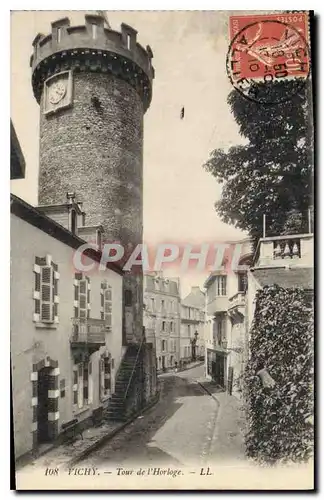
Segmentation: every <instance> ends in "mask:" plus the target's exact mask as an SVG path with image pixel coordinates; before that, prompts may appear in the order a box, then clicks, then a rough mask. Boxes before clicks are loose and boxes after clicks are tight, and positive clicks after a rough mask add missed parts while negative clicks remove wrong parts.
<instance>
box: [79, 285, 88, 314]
mask: <svg viewBox="0 0 324 500" xmlns="http://www.w3.org/2000/svg"><path fill="white" fill-rule="evenodd" d="M87 304H88V294H87V280H85V279H83V280H80V283H79V317H80V318H86V317H87V309H88V308H87Z"/></svg>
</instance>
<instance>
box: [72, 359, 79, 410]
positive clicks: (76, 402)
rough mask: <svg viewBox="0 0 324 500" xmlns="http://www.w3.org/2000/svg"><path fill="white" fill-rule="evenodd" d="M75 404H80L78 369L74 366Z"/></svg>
mask: <svg viewBox="0 0 324 500" xmlns="http://www.w3.org/2000/svg"><path fill="white" fill-rule="evenodd" d="M73 404H74V405H77V404H78V370H77V368H74V370H73Z"/></svg>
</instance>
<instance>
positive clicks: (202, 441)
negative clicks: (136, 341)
mask: <svg viewBox="0 0 324 500" xmlns="http://www.w3.org/2000/svg"><path fill="white" fill-rule="evenodd" d="M203 369H204V368H203V366H199V367H195V368H193V369H191V370H187V371H184V372H182V373H179V374H167V375H164V376H162V377H160V383H161V397H160V401H159V402H158V403H157V404H156V405H155V406H154V407H153V408H152V409H151V410H149V411H148V412H146V413H145V414H144V415H143V416H141V417H139V418H137V420H136V421H135V422H133V423H132V424H131V425H129V426H128V427H127V428H126V429H125V430H124V431H122V432H121V433H119V434H118V435H116V436H115V437H114V438H113V439H112V440H111V441H110V442H108V443H107V444H106V445H104V446H103V447H102V448H100V449H98V450H97V451H95V452H94V453H93V454H91V455H90V456H88V457H87V458H86V459H85V460H84V461H83V462H82V463H79V464H78V465H79V466H82V465H83V466H97V467H102V466H106V465H109V464H110V465H112V464H114V465H117V464H118V466H136V465H141V464H145V465H146V464H148V465H149V464H150V463H154V465H168V466H172V465H174V466H176V465H178V466H179V465H183V466H185V465H191V464H195V465H197V462H198V463H201V464H204V462H205V460H207V459H208V455H209V451H210V445H211V442H212V437H213V433H214V430H215V423H216V418H217V411H218V404H217V402H216V401H215V400H214V399H213V398H212V397H211V396H210V395H208V394H206V392H205V391H204V390H203V389H202V388H201V387H200V386H199V385H198V384H197V382H196V379H198V378H199V377H201V376H202V375H203Z"/></svg>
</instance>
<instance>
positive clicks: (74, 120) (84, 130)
mask: <svg viewBox="0 0 324 500" xmlns="http://www.w3.org/2000/svg"><path fill="white" fill-rule="evenodd" d="M136 35H137V32H136V31H135V30H134V29H133V28H131V27H130V26H127V25H126V24H122V25H121V32H117V31H114V30H112V29H110V28H106V27H105V26H104V18H103V17H102V16H101V15H86V16H85V25H82V26H70V20H69V19H68V18H64V19H60V20H58V21H55V22H53V23H52V31H51V33H50V34H48V35H46V36H44V35H42V34H38V35H37V36H36V38H35V39H34V42H33V47H34V53H33V55H32V57H31V61H30V64H31V68H32V86H33V92H34V96H35V98H36V100H37V102H38V103H39V105H40V165H39V200H38V202H39V205H44V206H49V205H53V204H58V203H65V201H66V195H67V193H68V192H73V193H74V194H75V197H76V198H77V199H80V200H82V202H83V209H84V212H85V213H86V214H87V225H90V226H95V225H98V224H101V225H102V227H103V235H102V236H103V241H105V240H106V241H119V242H121V243H122V245H123V246H124V247H125V248H126V249H128V250H130V249H131V248H134V247H135V246H136V245H137V244H139V243H141V242H142V231H143V117H144V113H145V112H146V110H147V109H148V107H149V105H150V102H151V97H152V80H153V78H154V69H153V67H152V62H151V61H152V57H153V54H152V51H151V49H150V47H149V46H147V48H146V49H144V48H143V47H142V46H141V45H140V44H139V43H137V40H136ZM142 283H143V279H142V273H141V272H137V273H136V275H134V274H133V273H132V274H129V275H128V276H126V278H125V279H124V325H123V343H124V344H127V343H133V342H138V341H140V339H141V338H142V327H143V286H142Z"/></svg>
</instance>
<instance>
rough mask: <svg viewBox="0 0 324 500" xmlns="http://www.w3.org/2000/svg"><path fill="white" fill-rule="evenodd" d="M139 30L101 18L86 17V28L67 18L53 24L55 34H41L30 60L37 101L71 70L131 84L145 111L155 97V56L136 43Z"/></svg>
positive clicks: (34, 45)
mask: <svg viewBox="0 0 324 500" xmlns="http://www.w3.org/2000/svg"><path fill="white" fill-rule="evenodd" d="M136 37H137V31H136V30H134V29H133V28H132V27H131V26H128V25H126V24H122V25H121V32H118V31H114V30H111V29H108V28H106V27H105V26H104V18H103V17H102V16H100V15H86V16H85V25H82V26H70V20H69V19H68V18H67V17H66V18H64V19H59V20H57V21H55V22H53V23H52V32H51V33H50V34H48V35H46V36H45V35H43V34H38V35H37V36H36V37H35V39H34V41H33V47H34V52H33V54H32V56H31V59H30V66H31V68H32V85H33V91H34V95H35V98H36V100H37V101H38V102H40V99H41V95H42V91H43V86H44V82H45V81H46V80H47V78H49V77H50V76H52V75H54V74H56V73H59V72H61V71H65V70H68V69H72V70H73V71H93V72H102V73H110V74H112V75H114V76H115V77H117V78H121V79H123V80H125V81H126V82H127V83H129V84H130V85H131V86H132V87H133V88H135V90H136V91H137V92H138V93H139V95H140V96H141V98H142V101H143V105H144V109H145V110H146V109H147V108H148V107H149V105H150V102H151V98H152V80H153V78H154V68H153V66H152V58H153V53H152V50H151V48H150V47H149V46H147V48H146V49H144V48H143V47H142V46H141V45H140V44H139V43H138V42H137V41H136Z"/></svg>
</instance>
